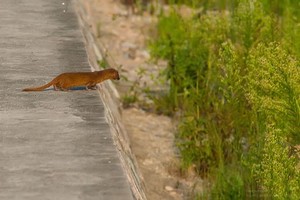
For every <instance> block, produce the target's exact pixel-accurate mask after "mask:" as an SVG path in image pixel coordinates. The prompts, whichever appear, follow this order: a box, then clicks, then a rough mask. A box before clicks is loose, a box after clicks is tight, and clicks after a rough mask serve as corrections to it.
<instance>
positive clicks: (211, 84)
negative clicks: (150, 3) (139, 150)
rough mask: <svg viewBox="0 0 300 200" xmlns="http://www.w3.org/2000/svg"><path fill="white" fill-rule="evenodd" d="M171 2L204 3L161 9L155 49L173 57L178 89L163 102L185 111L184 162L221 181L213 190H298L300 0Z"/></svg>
mask: <svg viewBox="0 0 300 200" xmlns="http://www.w3.org/2000/svg"><path fill="white" fill-rule="evenodd" d="M169 3H171V4H176V3H179V4H187V5H189V6H192V7H193V8H194V9H197V8H199V7H202V8H203V11H202V12H200V13H197V12H195V15H194V16H192V17H190V18H183V17H182V16H180V15H179V14H178V12H177V11H176V9H173V10H172V11H171V12H169V13H168V14H162V15H161V16H160V17H159V20H158V24H157V35H156V36H155V37H154V38H153V41H152V42H151V44H150V49H151V52H152V56H153V57H154V58H157V59H165V60H167V61H168V66H167V69H166V70H165V71H164V73H162V74H163V76H164V77H165V79H166V80H167V81H168V83H169V90H168V91H167V93H166V95H164V96H162V97H161V98H160V99H159V98H157V97H155V98H156V101H155V103H156V104H157V106H156V107H157V108H159V109H160V110H163V111H164V113H167V114H169V115H171V116H172V115H175V114H176V113H180V114H181V115H180V121H179V125H178V132H177V134H176V138H177V139H176V143H177V146H178V148H179V150H180V154H181V160H182V169H183V170H184V169H188V168H189V167H190V166H192V165H193V166H196V171H197V172H198V174H199V176H201V177H204V178H206V179H207V180H209V181H211V182H212V183H213V184H212V187H211V189H210V192H211V193H209V194H207V195H205V196H207V198H211V199H266V198H269V197H270V198H272V199H295V198H296V194H299V178H298V177H299V171H298V170H297V169H296V165H297V163H298V158H297V157H296V155H295V154H294V153H293V151H292V149H293V146H294V145H295V144H299V142H300V106H299V105H300V103H299V101H300V71H299V69H300V68H299V67H300V66H299V56H300V39H299V38H300V23H299V18H300V12H298V11H299V10H300V2H299V1H293V0H283V1H279V0H276V1H271V0H262V1H252V0H237V1H224V0H223V1H222V0H219V1H218V0H215V1H208V0H207V1H200V0H199V1H196V0H195V1H183V0H182V1H169ZM277 154H278V155H280V156H276V155H277ZM274 163H276V164H274ZM257 169H259V170H257ZM274 174H276V176H275V175H274ZM290 174H292V175H293V177H294V178H292V179H291V180H292V182H291V185H287V184H286V180H287V179H288V178H291V176H290ZM274 191H276V192H274ZM198 197H199V198H200V199H201V195H198Z"/></svg>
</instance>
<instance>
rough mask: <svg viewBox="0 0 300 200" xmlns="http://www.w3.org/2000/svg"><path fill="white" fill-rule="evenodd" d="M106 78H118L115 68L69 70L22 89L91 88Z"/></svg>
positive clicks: (64, 89)
mask: <svg viewBox="0 0 300 200" xmlns="http://www.w3.org/2000/svg"><path fill="white" fill-rule="evenodd" d="M107 79H113V80H119V79H120V77H119V73H118V71H117V70H115V69H112V68H110V69H105V70H102V71H95V72H70V73H63V74H60V75H58V76H57V77H55V78H54V79H53V80H52V81H50V82H49V83H47V84H46V85H43V86H40V87H34V88H25V89H23V91H26V92H27V91H42V90H44V89H46V88H48V87H50V86H52V85H53V87H54V90H63V91H66V90H69V89H70V88H72V87H78V86H85V87H86V89H93V88H95V87H96V84H97V83H100V82H102V81H105V80H107Z"/></svg>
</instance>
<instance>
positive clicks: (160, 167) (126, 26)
mask: <svg viewBox="0 0 300 200" xmlns="http://www.w3.org/2000/svg"><path fill="white" fill-rule="evenodd" d="M83 2H84V4H85V6H86V9H87V11H88V14H89V17H90V18H91V19H90V20H91V21H92V22H93V24H91V26H92V29H93V31H94V34H96V35H97V37H99V38H100V40H101V42H102V43H103V44H104V45H105V47H106V48H107V49H108V50H109V53H110V55H111V56H112V57H113V58H114V59H115V63H117V65H119V66H121V74H122V76H123V77H126V79H128V80H126V79H125V78H123V79H122V80H121V82H120V83H119V84H118V85H117V89H118V90H119V92H120V94H121V95H123V94H124V93H125V92H126V90H128V88H129V87H130V85H131V84H132V83H133V82H134V81H136V80H137V77H138V74H139V71H140V69H145V70H146V74H145V75H144V76H143V78H142V79H141V80H139V84H140V85H142V84H148V85H151V82H152V81H151V80H152V79H151V78H150V76H148V75H150V74H157V73H158V71H159V69H161V67H162V66H159V65H154V64H151V63H150V62H148V60H149V59H150V55H149V52H148V51H147V48H146V43H147V41H148V40H149V37H150V36H151V35H152V34H153V30H154V29H153V27H154V24H155V22H156V18H155V17H152V16H151V15H149V14H147V13H144V14H139V15H133V14H132V13H131V9H130V8H128V7H126V6H124V5H122V4H121V3H120V1H119V0H88V1H83ZM147 74H148V75H147ZM122 116H123V123H124V125H125V127H126V129H127V132H128V134H129V138H130V142H131V148H132V151H133V153H134V154H135V156H136V158H137V161H138V164H139V168H140V170H141V172H142V175H143V179H144V181H145V186H146V195H147V197H148V199H149V200H159V199H164V200H169V199H170V200H171V199H172V200H173V199H174V200H179V199H189V198H190V192H191V190H192V188H194V187H198V185H201V184H198V182H199V180H198V181H195V179H194V177H189V178H187V177H185V178H183V177H180V176H179V173H178V171H179V160H178V156H177V155H176V148H175V146H174V132H175V130H174V125H173V124H172V120H171V119H170V118H168V117H166V116H161V115H156V114H153V113H147V112H145V111H143V110H142V109H140V108H138V107H131V108H127V109H124V110H123V111H122ZM196 183H197V184H196Z"/></svg>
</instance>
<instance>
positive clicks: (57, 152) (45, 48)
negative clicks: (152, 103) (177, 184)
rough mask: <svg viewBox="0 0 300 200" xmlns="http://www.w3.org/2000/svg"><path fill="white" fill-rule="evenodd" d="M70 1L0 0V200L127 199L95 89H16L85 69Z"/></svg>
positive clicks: (81, 44) (81, 39) (124, 184)
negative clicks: (27, 90) (62, 90)
mask: <svg viewBox="0 0 300 200" xmlns="http://www.w3.org/2000/svg"><path fill="white" fill-rule="evenodd" d="M71 3H72V2H71V1H70V0H65V1H62V0H0V200H2V199H3V200H6V199H7V200H15V199H20V200H27V199H28V200H45V199H53V200H60V199H61V200H73V199H89V200H90V199H97V200H101V199H104V200H106V199H108V200H114V199H122V200H127V199H132V193H131V191H130V188H129V184H128V182H127V179H126V175H125V174H124V171H123V169H122V167H121V164H120V160H119V157H118V154H117V150H116V148H115V146H114V145H113V141H112V138H111V135H110V131H109V127H108V124H107V123H106V121H105V117H104V108H103V105H102V102H101V100H100V98H99V94H98V92H97V91H85V90H77V91H69V92H59V91H53V90H52V89H51V90H47V91H43V92H22V91H21V90H22V89H23V88H26V87H31V86H39V85H42V84H45V83H47V82H49V81H50V80H51V79H52V78H54V77H55V76H56V75H58V74H60V73H62V72H68V71H89V70H90V68H89V64H88V61H87V55H86V51H85V47H84V43H83V37H82V35H81V32H80V30H79V27H78V24H77V18H76V16H75V13H74V11H73V7H72V5H71Z"/></svg>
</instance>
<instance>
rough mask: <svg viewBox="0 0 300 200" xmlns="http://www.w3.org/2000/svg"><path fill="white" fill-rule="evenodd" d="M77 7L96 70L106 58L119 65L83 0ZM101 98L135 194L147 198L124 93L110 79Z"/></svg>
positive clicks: (101, 87) (104, 85) (90, 57)
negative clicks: (123, 118)
mask: <svg viewBox="0 0 300 200" xmlns="http://www.w3.org/2000/svg"><path fill="white" fill-rule="evenodd" d="M75 10H76V13H77V16H78V21H79V25H80V27H81V31H82V33H83V36H84V38H85V44H86V50H87V53H88V59H89V63H90V66H91V68H92V71H95V70H99V65H98V62H97V61H102V60H105V62H106V63H108V65H109V67H113V68H116V64H115V62H114V60H113V58H112V57H111V56H110V55H109V52H108V50H107V49H106V48H105V47H104V46H103V45H102V42H101V41H100V40H99V39H98V38H96V37H95V35H93V34H92V30H91V27H90V26H89V23H88V18H87V16H88V13H87V12H86V9H85V7H84V5H83V4H82V2H81V1H80V0H77V1H76V2H75ZM99 88H100V89H99V93H100V97H101V99H102V101H103V103H104V106H105V115H106V119H107V122H108V124H109V125H110V129H111V133H112V137H113V140H114V143H115V145H116V147H117V149H118V152H119V156H120V160H121V163H122V166H123V168H124V170H125V172H126V175H127V178H128V181H129V183H130V186H131V190H132V193H133V196H134V197H135V198H136V199H138V200H146V199H147V198H146V195H145V185H144V182H143V179H142V176H141V173H140V170H139V169H138V165H137V162H136V158H135V156H134V155H133V153H132V152H131V149H130V142H129V139H128V136H127V132H126V130H125V127H124V125H123V123H122V121H121V108H120V101H119V99H120V96H119V93H118V91H117V90H116V88H115V86H114V85H113V83H112V82H111V81H106V82H104V83H101V84H100V85H99Z"/></svg>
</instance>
